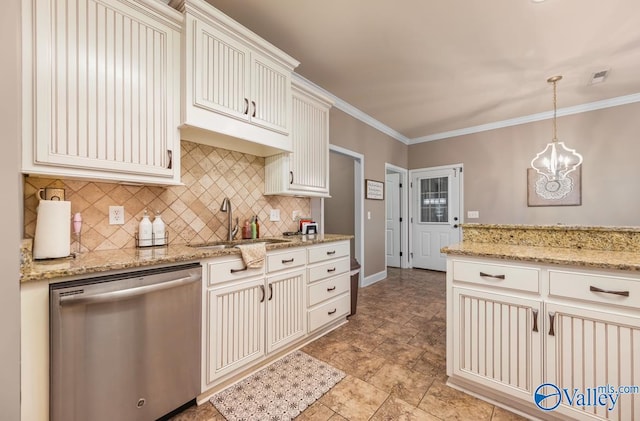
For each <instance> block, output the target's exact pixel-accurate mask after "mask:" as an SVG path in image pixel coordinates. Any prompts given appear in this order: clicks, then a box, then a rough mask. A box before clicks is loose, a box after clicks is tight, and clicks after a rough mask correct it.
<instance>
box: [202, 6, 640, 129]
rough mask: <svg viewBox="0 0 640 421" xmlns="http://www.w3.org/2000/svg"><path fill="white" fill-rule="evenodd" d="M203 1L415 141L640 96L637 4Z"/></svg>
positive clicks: (322, 83)
mask: <svg viewBox="0 0 640 421" xmlns="http://www.w3.org/2000/svg"><path fill="white" fill-rule="evenodd" d="M207 1H208V2H209V3H211V4H212V5H214V6H215V7H217V8H218V9H220V10H222V11H223V12H224V13H226V14H227V15H229V16H231V17H232V18H234V19H235V20H236V21H238V22H240V23H241V24H243V25H244V26H246V27H247V28H249V29H251V30H252V31H254V32H255V33H257V34H258V35H260V36H262V37H263V38H265V39H266V40H268V41H270V42H271V43H272V44H274V45H276V46H277V47H279V48H280V49H282V50H284V51H285V52H287V53H288V54H290V55H291V56H293V57H295V58H296V59H298V60H299V61H300V62H301V64H300V66H299V67H298V68H297V69H296V73H298V74H300V75H301V76H303V77H304V78H306V79H308V80H310V81H312V82H314V83H315V84H317V85H319V86H321V87H322V88H324V89H326V90H327V91H329V92H331V93H332V94H334V95H335V96H337V97H338V98H340V99H342V100H344V101H346V102H347V103H349V104H351V105H353V106H354V107H356V108H358V109H360V110H361V111H363V112H364V113H366V114H368V115H370V116H371V117H373V118H374V119H376V120H378V121H380V122H382V123H383V124H385V125H387V126H389V127H390V128H392V129H394V130H395V131H397V132H399V133H400V134H401V135H402V136H405V137H406V138H409V139H413V140H414V141H420V140H428V139H429V138H434V137H438V135H442V133H443V132H449V131H456V130H458V131H459V130H460V129H466V128H469V127H472V126H478V125H483V124H490V123H495V122H500V121H503V120H509V119H518V118H520V117H524V116H529V115H532V114H537V113H542V112H548V111H550V110H551V109H552V98H553V90H552V86H551V85H550V84H548V83H547V82H546V80H547V78H548V77H550V76H553V75H556V74H561V75H563V76H564V79H563V80H562V81H561V82H560V83H559V84H558V107H559V108H563V107H571V106H576V105H580V104H585V103H591V102H594V101H601V100H609V99H612V98H616V97H621V96H626V95H630V94H639V93H640V1H638V0H546V1H545V2H543V3H533V2H532V1H531V0H396V1H390V0H207ZM607 68H610V69H611V71H610V73H609V76H608V77H607V79H606V80H605V82H604V83H600V84H596V85H591V84H589V82H590V79H591V75H592V73H593V72H595V71H599V70H602V69H607ZM632 99H633V100H640V95H634V96H633V97H632ZM402 136H399V137H400V138H402ZM425 137H426V138H425Z"/></svg>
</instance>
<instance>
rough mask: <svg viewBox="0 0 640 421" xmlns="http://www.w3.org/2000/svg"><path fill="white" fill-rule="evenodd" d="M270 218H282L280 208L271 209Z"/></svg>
mask: <svg viewBox="0 0 640 421" xmlns="http://www.w3.org/2000/svg"><path fill="white" fill-rule="evenodd" d="M269 220H270V221H272V222H277V221H279V220H280V209H271V212H270V213H269Z"/></svg>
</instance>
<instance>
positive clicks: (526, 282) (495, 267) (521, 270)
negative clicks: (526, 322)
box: [453, 260, 540, 292]
mask: <svg viewBox="0 0 640 421" xmlns="http://www.w3.org/2000/svg"><path fill="white" fill-rule="evenodd" d="M539 275H540V271H539V269H534V268H525V267H521V266H508V265H499V264H491V263H475V262H465V261H458V260H454V261H453V280H454V282H470V283H473V284H480V285H489V286H491V287H497V288H508V289H515V290H518V291H527V292H538V291H539V289H540V288H539V281H538V279H539Z"/></svg>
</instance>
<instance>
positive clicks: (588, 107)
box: [409, 93, 640, 145]
mask: <svg viewBox="0 0 640 421" xmlns="http://www.w3.org/2000/svg"><path fill="white" fill-rule="evenodd" d="M634 102H640V93H637V94H631V95H625V96H619V97H616V98H610V99H604V100H602V101H595V102H588V103H586V104H580V105H574V106H572V107H566V108H559V109H558V111H557V116H558V117H564V116H568V115H573V114H581V113H586V112H588V111H595V110H601V109H603V108H611V107H617V106H619V105H626V104H632V103H634ZM552 118H553V111H545V112H543V113H537V114H531V115H528V116H524V117H517V118H511V119H509V120H502V121H496V122H494V123H487V124H481V125H479V126H472V127H466V128H464V129H457V130H451V131H448V132H442V133H436V134H432V135H428V136H422V137H416V138H414V139H411V140H410V142H409V144H410V145H415V144H417V143H424V142H431V141H433V140H441V139H447V138H450V137H457V136H464V135H468V134H472V133H480V132H486V131H489V130H495V129H502V128H504V127H511V126H518V125H520V124H527V123H533V122H536V121H542V120H549V119H552Z"/></svg>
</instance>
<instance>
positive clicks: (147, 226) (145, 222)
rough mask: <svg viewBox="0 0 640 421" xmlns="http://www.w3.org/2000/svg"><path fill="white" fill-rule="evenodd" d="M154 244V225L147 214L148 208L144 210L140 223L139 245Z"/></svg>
mask: <svg viewBox="0 0 640 421" xmlns="http://www.w3.org/2000/svg"><path fill="white" fill-rule="evenodd" d="M152 245H153V225H152V224H151V220H150V219H149V215H148V214H147V210H146V209H145V210H144V214H143V215H142V219H141V220H140V223H139V224H138V246H139V247H148V246H152Z"/></svg>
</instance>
